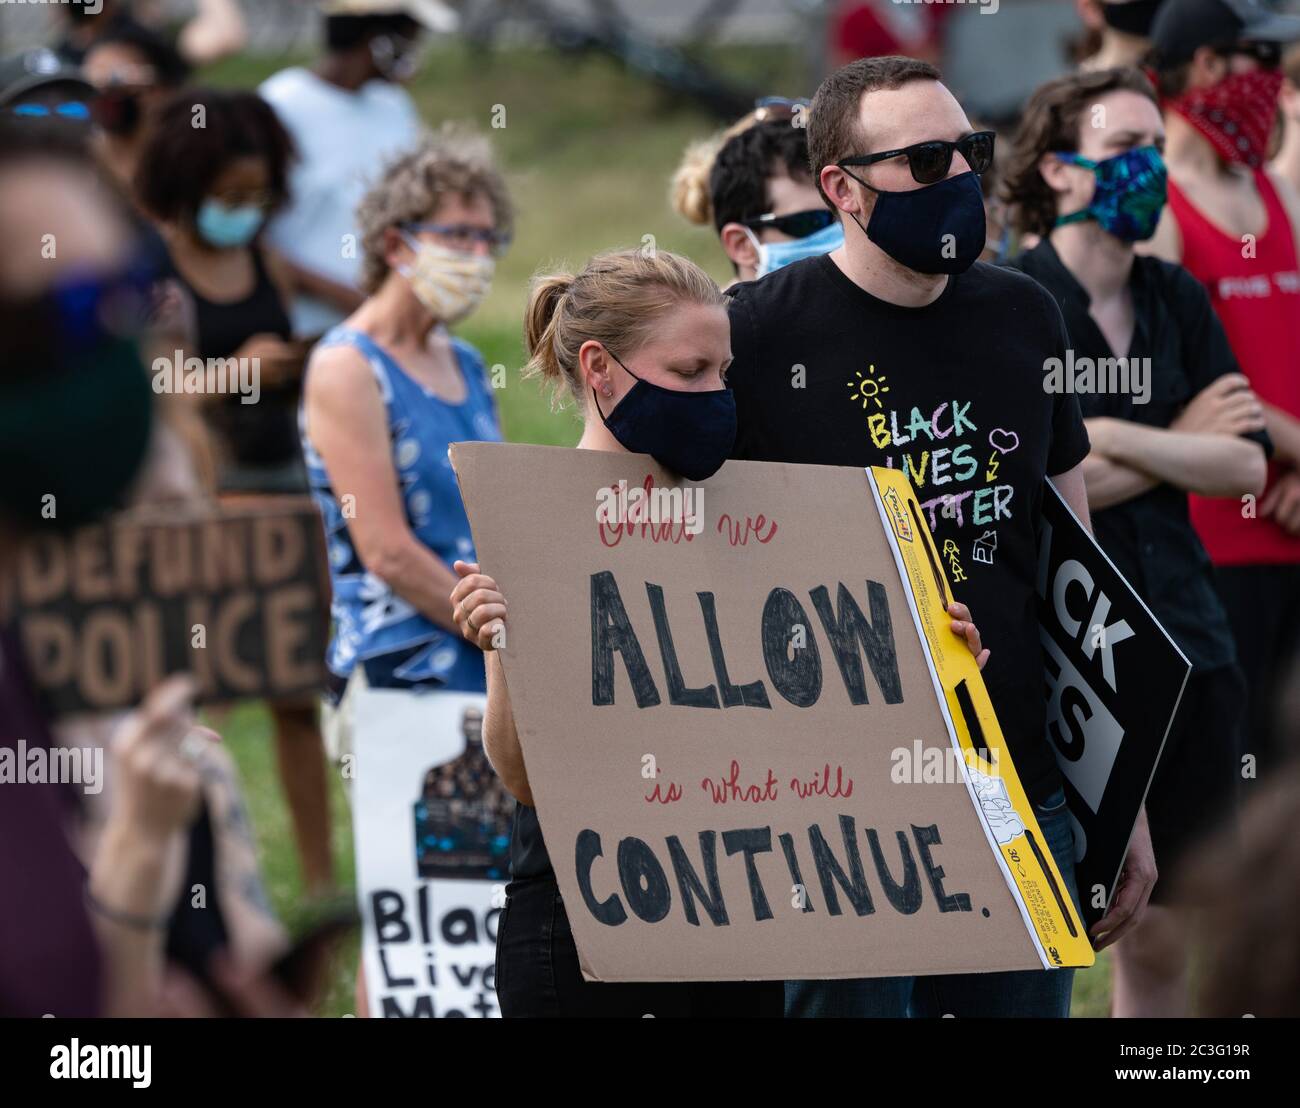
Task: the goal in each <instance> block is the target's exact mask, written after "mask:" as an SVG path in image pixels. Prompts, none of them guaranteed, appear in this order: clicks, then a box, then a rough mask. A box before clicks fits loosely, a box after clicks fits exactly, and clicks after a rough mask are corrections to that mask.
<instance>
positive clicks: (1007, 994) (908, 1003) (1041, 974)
mask: <svg viewBox="0 0 1300 1108" xmlns="http://www.w3.org/2000/svg"><path fill="white" fill-rule="evenodd" d="M1035 811H1036V813H1037V815H1038V823H1039V826H1040V827H1041V828H1042V830H1043V838H1044V839H1045V840H1046V841H1047V845H1048V847H1049V848H1050V849H1051V851H1052V857H1053V858H1055V859H1056V866H1057V868H1058V869H1059V870H1060V871H1061V877H1062V879H1063V880H1064V881H1065V886H1066V888H1067V889H1069V890H1070V897H1071V899H1072V900H1073V901H1074V906H1075V909H1076V910H1077V909H1078V907H1079V896H1078V892H1077V890H1076V889H1075V882H1074V832H1073V831H1072V830H1071V828H1070V817H1069V816H1068V815H1067V814H1066V810H1065V790H1064V789H1058V790H1057V791H1056V792H1055V793H1053V794H1052V795H1051V796H1049V797H1048V798H1047V800H1046V801H1045V802H1044V803H1043V804H1041V805H1036V806H1035ZM1073 987H1074V970H1070V969H1055V970H1016V971H1014V972H1005V973H952V974H936V975H933V976H927V977H872V978H868V979H865V980H841V981H787V982H786V983H785V1014H786V1018H787V1019H792V1018H797V1017H850V1018H852V1017H857V1018H872V1017H874V1018H879V1019H903V1018H906V1017H908V1016H910V1017H912V1018H913V1019H923V1018H926V1017H939V1016H946V1015H951V1016H956V1017H957V1018H958V1019H960V1018H962V1017H964V1016H991V1017H1013V1016H1019V1017H1029V1018H1033V1019H1042V1018H1044V1017H1054V1018H1061V1019H1064V1018H1065V1017H1066V1016H1068V1015H1069V1014H1070V992H1071V990H1072V989H1073Z"/></svg>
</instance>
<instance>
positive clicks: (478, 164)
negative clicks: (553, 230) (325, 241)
mask: <svg viewBox="0 0 1300 1108" xmlns="http://www.w3.org/2000/svg"><path fill="white" fill-rule="evenodd" d="M448 195H459V196H463V197H472V196H485V197H487V200H488V203H490V204H491V205H492V215H493V219H494V221H495V223H496V229H497V230H498V231H500V232H502V233H504V234H509V233H510V232H511V231H512V229H513V227H514V207H513V205H512V204H511V202H510V195H509V193H508V192H507V191H506V183H505V179H504V178H503V177H502V176H501V171H500V170H499V169H497V165H496V160H495V158H494V157H493V154H492V145H491V143H490V142H488V140H487V138H486V137H485V136H483V135H480V134H478V133H477V132H475V131H471V130H467V129H465V128H462V127H458V126H456V125H454V124H445V125H444V126H443V127H442V128H441V129H440V130H439V131H437V132H434V133H430V134H426V135H425V136H424V137H423V138H421V140H420V141H419V143H417V144H416V145H415V146H414V147H412V148H411V149H410V150H407V151H405V152H404V153H402V154H399V155H398V156H397V158H396V159H395V160H394V161H392V162H390V163H389V164H388V165H386V166H385V167H384V169H383V171H382V172H381V173H380V175H379V178H378V180H377V182H376V183H375V184H374V186H372V187H371V189H370V190H369V191H368V192H367V193H366V195H365V196H364V197H363V198H362V200H361V203H360V204H359V205H358V206H357V225H358V226H359V227H360V229H361V249H362V263H361V285H362V288H363V289H364V290H365V291H366V292H367V293H373V292H374V291H375V290H376V289H378V288H379V286H380V285H382V284H383V283H384V279H385V278H386V277H387V276H388V262H387V261H385V260H384V254H385V246H384V234H385V232H386V231H387V230H388V229H389V228H390V227H396V226H398V225H400V224H403V223H418V222H419V221H420V220H424V219H428V218H429V217H430V216H431V215H432V214H433V213H434V212H436V211H437V210H438V207H439V205H440V204H441V203H442V200H443V198H444V197H445V196H448Z"/></svg>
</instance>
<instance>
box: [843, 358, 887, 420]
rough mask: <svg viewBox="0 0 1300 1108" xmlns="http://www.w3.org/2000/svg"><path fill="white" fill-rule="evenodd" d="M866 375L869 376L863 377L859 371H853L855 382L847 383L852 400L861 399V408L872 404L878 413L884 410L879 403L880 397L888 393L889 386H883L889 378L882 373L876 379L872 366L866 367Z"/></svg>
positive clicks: (874, 368)
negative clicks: (851, 393)
mask: <svg viewBox="0 0 1300 1108" xmlns="http://www.w3.org/2000/svg"><path fill="white" fill-rule="evenodd" d="M867 373H868V374H869V375H870V376H867V377H864V376H862V373H861V371H859V370H856V369H855V370H854V371H853V376H854V377H856V378H857V380H856V381H849V382H848V386H849V388H851V389H852V390H853V397H852V398H853V399H854V400H858V399H861V400H862V406H863V408H866V407H867V406H869V405H871V404H874V405H875V406H876V410H877V411H880V410H881V409H883V408H884V405H883V404H882V403H881V402H880V395H881V393H886V392H888V391H889V386H888V385H887V384H885V382H886V381H888V380H889V378H888V377H887V376H886V375H885V374H883V373H882V374H881V375H880V376H879V377H877V376H876V367H875V365H874V364H872V365H869V366H867Z"/></svg>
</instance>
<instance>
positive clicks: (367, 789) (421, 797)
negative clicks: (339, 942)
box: [347, 687, 514, 1018]
mask: <svg viewBox="0 0 1300 1108" xmlns="http://www.w3.org/2000/svg"><path fill="white" fill-rule="evenodd" d="M347 696H348V698H349V700H350V703H349V704H348V705H347V710H348V711H349V712H350V713H351V714H352V718H353V719H354V720H355V725H354V735H355V750H354V753H355V757H356V763H355V766H354V771H355V781H354V786H353V793H352V800H353V824H354V829H355V838H356V848H357V895H358V899H359V901H360V906H361V917H362V921H363V928H364V930H363V936H362V958H363V960H364V964H365V967H366V990H367V993H368V996H369V1002H370V1014H371V1015H372V1016H374V1017H376V1018H382V1017H385V1016H389V1017H401V1016H406V1017H410V1016H429V1017H435V1016H436V1017H443V1016H496V1015H499V1014H500V1013H499V1011H498V1009H497V1001H496V981H495V976H494V972H493V970H494V966H495V962H496V925H497V918H498V916H499V915H500V910H501V906H502V905H503V904H504V903H505V883H506V880H507V873H508V865H509V850H510V821H511V817H512V816H513V813H514V800H513V798H511V796H510V794H509V793H507V792H506V790H505V787H504V786H503V785H502V784H501V782H500V780H499V779H498V778H497V777H496V775H495V774H493V772H492V768H491V766H490V765H488V762H487V758H486V756H485V755H484V753H483V737H482V736H483V707H484V699H483V697H482V696H475V695H471V694H465V693H450V692H427V693H425V692H420V693H416V692H410V691H406V690H395V689H369V688H365V687H360V688H350V689H349V691H348V693H347Z"/></svg>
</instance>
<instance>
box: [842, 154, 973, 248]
mask: <svg viewBox="0 0 1300 1108" xmlns="http://www.w3.org/2000/svg"><path fill="white" fill-rule="evenodd" d="M850 176H852V174H850ZM853 179H854V180H855V181H857V182H858V184H860V185H862V186H863V187H864V188H868V189H871V191H872V192H874V193H875V194H876V206H875V207H874V208H873V209H872V212H871V218H870V219H869V220H867V225H866V226H865V227H862V221H861V220H859V219H858V217H857V216H856V215H853V222H854V223H856V224H857V225H858V226H859V227H862V231H863V233H864V234H865V235H866V236H867V238H869V239H870V240H871V241H872V242H874V243H875V244H876V245H877V246H879V247H880V249H881V250H883V251H884V252H885V253H886V254H888V255H889V256H890V257H891V258H893V259H894V261H896V262H898V263H899V264H900V265H904V266H906V267H907V268H908V269H912V270H915V271H916V272H917V273H965V272H966V270H968V269H970V267H971V266H972V265H973V264H974V262H975V260H976V259H977V258H978V257H979V256H980V253H981V251H983V249H984V245H985V237H986V235H987V233H988V232H987V228H986V226H985V221H984V194H983V192H982V191H981V190H980V179H979V178H978V177H977V176H976V175H975V174H974V173H970V172H967V173H959V174H958V175H957V176H956V177H947V178H945V179H944V180H942V181H937V182H935V183H934V184H933V185H923V186H922V187H921V188H919V189H912V190H911V191H910V192H885V191H883V190H881V189H877V188H871V186H870V185H868V184H867V183H866V181H864V180H862V178H860V177H856V176H854V177H853ZM849 214H850V215H852V214H853V213H849Z"/></svg>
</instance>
